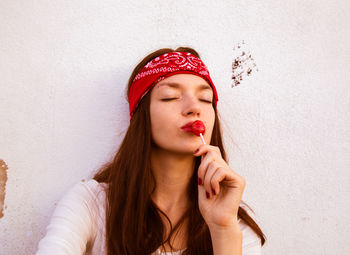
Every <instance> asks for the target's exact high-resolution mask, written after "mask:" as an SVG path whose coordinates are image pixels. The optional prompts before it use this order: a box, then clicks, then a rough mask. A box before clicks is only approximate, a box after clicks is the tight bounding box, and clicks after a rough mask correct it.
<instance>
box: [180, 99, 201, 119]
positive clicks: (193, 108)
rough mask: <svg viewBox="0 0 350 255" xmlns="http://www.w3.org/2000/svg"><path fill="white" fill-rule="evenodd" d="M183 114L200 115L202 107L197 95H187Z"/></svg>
mask: <svg viewBox="0 0 350 255" xmlns="http://www.w3.org/2000/svg"><path fill="white" fill-rule="evenodd" d="M182 114H183V115H184V116H190V115H193V116H196V117H199V116H200V114H201V108H200V104H199V101H198V99H197V98H196V97H194V96H188V97H186V100H185V101H184V108H183V111H182Z"/></svg>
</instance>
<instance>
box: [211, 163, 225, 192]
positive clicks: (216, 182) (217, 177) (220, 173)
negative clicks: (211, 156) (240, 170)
mask: <svg viewBox="0 0 350 255" xmlns="http://www.w3.org/2000/svg"><path fill="white" fill-rule="evenodd" d="M227 174H228V173H227V171H225V168H223V167H219V168H217V169H216V171H215V172H214V174H213V175H212V177H211V180H210V185H211V187H212V189H213V191H214V192H215V193H216V195H219V193H220V182H221V181H223V180H224V179H225V178H226V176H227Z"/></svg>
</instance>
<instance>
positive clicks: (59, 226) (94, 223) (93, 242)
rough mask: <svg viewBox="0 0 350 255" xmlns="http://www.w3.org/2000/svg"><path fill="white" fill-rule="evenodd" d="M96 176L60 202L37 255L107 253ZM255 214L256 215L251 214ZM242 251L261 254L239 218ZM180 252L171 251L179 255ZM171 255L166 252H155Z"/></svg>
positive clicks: (255, 238)
mask: <svg viewBox="0 0 350 255" xmlns="http://www.w3.org/2000/svg"><path fill="white" fill-rule="evenodd" d="M106 187H107V184H106V183H98V182H97V181H95V180H94V179H90V180H88V181H80V182H79V183H77V184H75V185H74V186H73V187H72V188H71V189H70V190H68V192H67V193H66V194H65V195H64V196H63V197H62V199H61V200H60V201H59V203H58V204H57V206H56V208H55V210H54V212H53V215H52V216H51V221H50V224H49V225H48V226H47V228H46V231H47V233H46V235H45V236H44V238H43V239H41V240H40V242H39V245H38V251H37V253H36V255H47V254H50V255H58V254H59V255H63V254H67V255H82V254H85V255H90V254H91V255H105V254H107V252H106V248H105V196H106V193H105V188H106ZM252 217H253V215H252ZM239 225H240V228H241V230H242V234H243V242H242V254H243V255H261V244H260V238H259V237H258V235H256V234H255V232H254V231H253V230H252V229H251V228H250V227H249V226H248V225H246V224H245V222H243V221H239ZM180 252H181V251H178V252H176V253H175V252H173V253H172V254H175V255H180ZM153 254H163V255H171V253H170V252H166V253H159V252H158V253H156V252H155V253H153Z"/></svg>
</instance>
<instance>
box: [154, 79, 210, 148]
mask: <svg viewBox="0 0 350 255" xmlns="http://www.w3.org/2000/svg"><path fill="white" fill-rule="evenodd" d="M150 93H151V102H150V117H151V129H152V138H153V142H154V143H155V144H156V145H157V146H158V147H159V148H161V149H164V150H168V151H172V152H177V153H185V154H193V152H194V151H195V150H196V149H197V148H198V147H199V146H200V145H201V144H202V140H201V138H200V137H199V136H196V135H194V134H193V133H191V132H186V131H184V130H183V129H181V127H183V126H184V125H186V124H187V123H189V122H192V121H195V120H201V121H202V122H203V123H204V125H205V129H206V131H205V134H204V140H205V142H206V143H207V144H209V143H210V140H211V134H212V131H213V126H214V121H215V112H214V108H213V106H212V101H213V100H214V98H213V90H212V88H211V87H210V85H209V83H208V82H207V81H206V80H205V79H203V78H201V77H199V76H197V75H194V74H175V75H172V76H170V77H167V78H165V79H163V80H161V81H160V82H158V83H157V84H156V85H155V86H154V87H153V88H152V90H151V92H150Z"/></svg>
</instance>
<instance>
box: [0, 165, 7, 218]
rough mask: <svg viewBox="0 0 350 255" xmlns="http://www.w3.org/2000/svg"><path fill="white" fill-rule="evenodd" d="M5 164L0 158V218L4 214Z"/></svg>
mask: <svg viewBox="0 0 350 255" xmlns="http://www.w3.org/2000/svg"><path fill="white" fill-rule="evenodd" d="M7 169H8V168H7V165H6V163H5V161H3V160H2V159H0V218H2V217H3V216H4V213H3V210H4V201H5V186H6V182H7Z"/></svg>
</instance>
